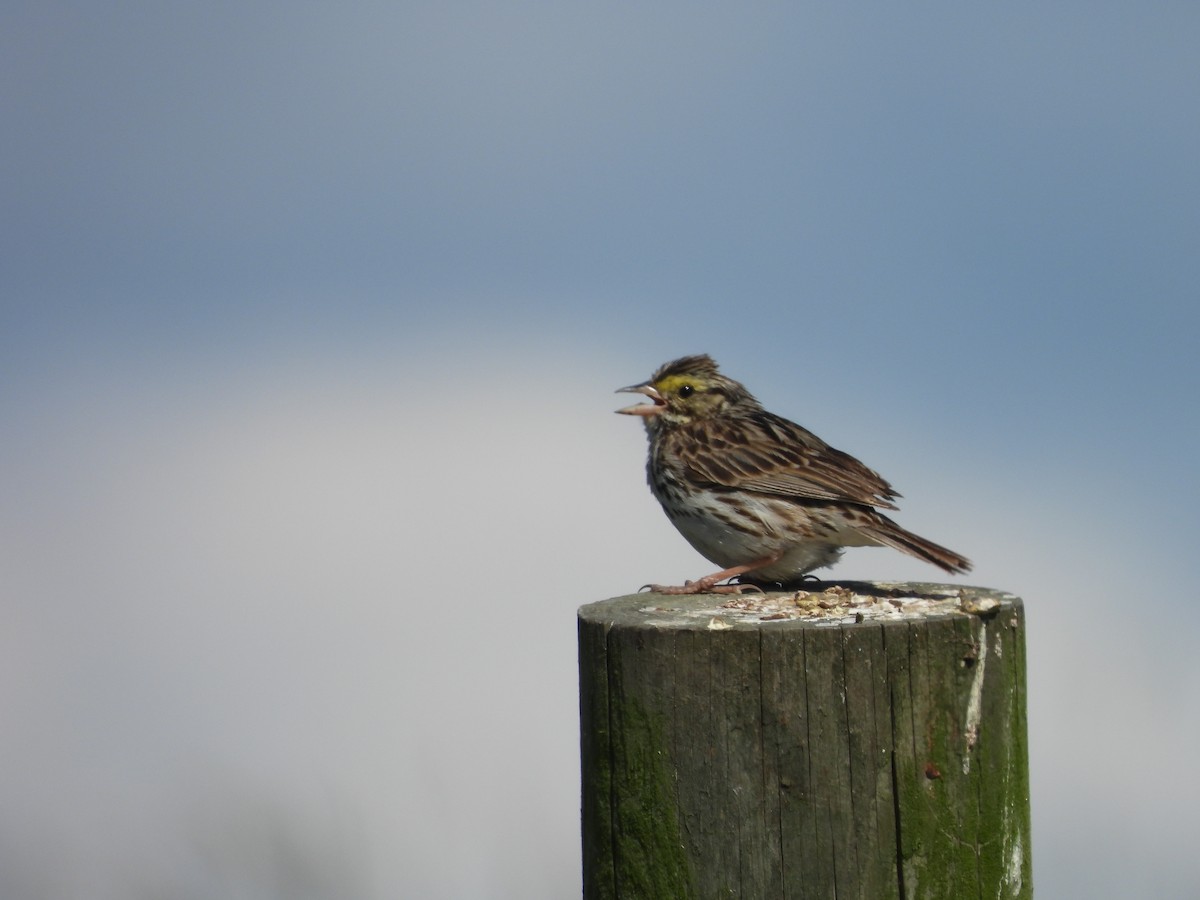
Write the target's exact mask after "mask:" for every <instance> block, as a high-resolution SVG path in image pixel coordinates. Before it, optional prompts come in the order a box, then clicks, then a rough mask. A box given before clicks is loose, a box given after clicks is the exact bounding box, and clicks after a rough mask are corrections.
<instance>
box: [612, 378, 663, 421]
mask: <svg viewBox="0 0 1200 900" xmlns="http://www.w3.org/2000/svg"><path fill="white" fill-rule="evenodd" d="M617 393H618V394H645V395H646V396H647V397H649V398H650V399H651V400H653V401H654V402H653V403H638V404H635V405H634V406H627V407H625V408H624V409H618V410H617V412H619V413H623V414H624V415H627V416H657V415H658V414H659V413H660V412H662V411H663V410H664V409H666V408H667V401H666V400H665V399H663V395H662V394H660V393H659V392H658V391H657V390H656V389H655V387H654V385H652V384H631V385H630V386H629V387H623V388H617Z"/></svg>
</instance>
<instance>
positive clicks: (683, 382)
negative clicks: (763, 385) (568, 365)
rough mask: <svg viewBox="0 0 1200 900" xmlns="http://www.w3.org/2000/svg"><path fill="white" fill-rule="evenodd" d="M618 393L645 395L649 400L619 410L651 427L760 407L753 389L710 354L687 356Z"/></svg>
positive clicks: (677, 423)
mask: <svg viewBox="0 0 1200 900" xmlns="http://www.w3.org/2000/svg"><path fill="white" fill-rule="evenodd" d="M617 393H633V394H645V395H646V396H647V397H649V398H650V402H649V403H639V404H637V405H635V406H627V407H625V408H624V409H618V410H617V412H619V413H623V414H625V415H629V416H643V417H644V418H645V421H646V427H647V428H656V427H667V428H671V427H675V426H678V425H685V424H687V423H689V422H694V421H699V420H702V419H711V418H713V417H716V416H722V415H727V414H729V413H730V412H731V411H733V410H736V409H739V408H740V409H757V408H758V403H757V401H755V399H754V398H753V397H751V396H750V393H749V391H747V390H746V389H745V388H744V387H742V386H741V385H740V384H738V383H737V382H736V381H734V380H733V379H732V378H726V377H725V376H724V375H722V374H721V373H720V372H718V371H717V364H716V363H715V362H713V360H712V357H710V356H707V355H701V356H685V357H683V358H682V359H677V360H675V361H673V362H669V363H667V364H666V365H664V366H662V367H661V368H659V370H658V371H657V372H655V373H654V374H653V375H652V376H651V377H650V380H649V381H645V382H643V383H642V384H632V385H630V386H629V387H623V388H619V389H618V391H617Z"/></svg>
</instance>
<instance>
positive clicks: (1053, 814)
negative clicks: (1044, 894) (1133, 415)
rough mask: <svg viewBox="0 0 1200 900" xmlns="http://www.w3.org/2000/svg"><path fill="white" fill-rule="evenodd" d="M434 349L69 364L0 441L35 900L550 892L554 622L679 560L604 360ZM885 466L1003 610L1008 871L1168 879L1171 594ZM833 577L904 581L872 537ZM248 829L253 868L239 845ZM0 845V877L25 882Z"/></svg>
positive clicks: (6, 643)
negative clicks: (1017, 851)
mask: <svg viewBox="0 0 1200 900" xmlns="http://www.w3.org/2000/svg"><path fill="white" fill-rule="evenodd" d="M543 352H544V351H543ZM435 363H436V360H434V359H433V358H426V359H418V360H410V361H408V362H406V363H400V362H391V361H382V360H381V359H373V360H362V359H359V360H356V361H353V362H351V361H349V360H334V359H332V358H331V359H326V360H324V361H322V362H320V363H319V364H313V361H312V360H310V361H308V363H306V364H303V365H298V364H296V363H295V362H294V361H293V363H289V364H287V365H283V366H277V367H275V366H272V365H270V364H265V365H262V366H261V367H260V368H258V369H256V370H246V371H241V372H238V373H230V374H227V375H226V376H225V377H224V378H221V377H216V378H214V379H213V380H212V381H210V382H208V383H207V386H206V387H205V389H203V390H197V389H196V387H195V386H194V385H191V384H174V385H168V384H165V383H164V382H163V381H161V380H160V381H159V382H157V383H156V384H155V385H154V387H153V389H151V388H149V387H147V386H146V385H145V384H142V385H141V386H135V385H130V384H125V385H124V386H120V385H117V384H113V383H109V384H106V385H104V386H103V387H102V388H100V387H98V386H93V389H92V390H91V391H84V392H82V394H81V395H77V396H75V397H74V398H73V399H72V398H70V397H65V396H63V395H58V396H57V399H53V400H52V399H51V398H47V404H48V405H44V406H43V407H42V408H41V410H40V412H39V413H38V414H37V415H36V416H34V419H35V420H38V421H40V423H41V424H40V427H42V428H44V429H46V433H47V434H50V433H52V434H53V438H54V446H53V447H51V448H50V450H49V452H47V453H46V454H44V455H33V454H25V455H21V454H20V453H14V452H13V451H11V450H10V451H9V460H8V462H9V463H10V464H9V465H7V466H6V467H5V476H4V479H5V480H4V482H3V486H4V490H5V492H6V494H7V495H8V496H10V497H13V496H15V497H19V498H20V499H21V502H20V503H19V504H16V505H13V504H6V505H5V512H4V514H3V516H4V518H3V528H4V532H5V534H7V535H12V536H14V537H16V538H17V539H16V540H15V541H10V542H8V544H7V547H8V550H7V554H6V555H7V557H8V558H7V559H6V561H5V569H6V572H7V573H8V574H7V580H8V584H9V593H10V600H9V602H8V604H7V612H6V615H7V617H8V622H7V625H6V627H5V629H3V633H2V637H0V642H2V643H3V647H0V660H3V663H0V665H3V667H4V672H5V677H4V678H3V679H2V685H3V686H2V687H0V707H2V709H3V714H4V716H5V720H6V722H8V723H9V724H8V733H9V735H10V739H9V740H8V741H7V742H6V750H5V752H6V766H5V771H6V772H7V773H8V775H6V776H3V777H0V800H2V801H3V807H4V809H5V816H4V823H3V830H4V831H6V832H12V831H13V830H14V828H15V827H16V826H15V823H26V824H28V825H29V827H28V828H27V829H24V830H23V831H22V835H23V836H22V838H21V841H20V842H18V844H16V845H15V846H16V847H19V848H20V847H23V848H24V850H22V851H20V852H22V853H24V852H25V851H29V852H30V853H31V854H32V855H31V857H28V858H32V859H34V860H38V859H41V860H45V859H48V858H54V859H55V860H56V869H57V871H58V872H59V874H58V875H55V876H54V879H56V880H55V881H54V884H53V887H54V888H55V892H56V895H57V896H62V897H64V898H70V897H72V896H79V897H83V896H85V895H86V896H98V895H100V894H98V892H97V891H95V890H94V889H93V888H94V887H95V886H96V885H101V886H108V887H109V888H110V889H111V890H110V893H111V895H112V896H117V895H119V894H121V892H122V890H123V889H124V888H128V887H129V886H130V885H131V884H132V885H138V884H151V885H158V886H159V887H162V886H163V885H167V886H169V887H170V889H171V890H178V892H179V893H180V895H182V896H188V895H192V896H203V895H205V891H206V890H208V889H207V888H205V887H204V886H205V885H211V884H212V883H213V879H217V878H226V879H230V880H233V881H237V880H239V879H241V880H242V881H243V882H245V883H253V882H254V881H255V880H256V879H262V878H266V877H267V876H268V875H269V874H270V871H271V870H270V868H269V866H271V865H279V866H283V867H285V868H286V867H288V866H292V863H289V862H287V860H289V859H292V860H296V861H299V860H308V861H309V863H311V861H312V860H314V859H315V860H317V862H316V863H312V864H313V865H317V866H325V867H326V869H327V872H326V874H328V875H329V876H330V877H331V878H336V877H338V876H337V873H339V872H344V871H350V870H353V871H354V872H356V873H358V874H359V875H361V876H362V881H361V882H360V883H357V887H356V888H355V889H356V890H358V891H359V893H360V895H362V896H396V895H398V894H405V893H408V894H411V893H412V892H413V891H414V890H417V891H419V892H420V893H421V895H422V896H429V897H455V896H479V897H484V896H509V895H514V894H519V895H521V896H531V897H532V896H545V897H551V896H564V895H569V894H571V893H574V892H576V891H577V889H578V886H577V878H578V875H577V866H576V861H577V858H578V850H577V827H578V825H577V811H578V810H577V788H578V784H577V778H578V774H577V757H576V753H577V750H576V747H577V743H576V741H577V734H576V728H577V724H576V715H577V705H576V704H577V697H576V684H575V668H574V667H575V645H574V609H575V607H576V606H577V605H579V604H581V603H584V602H590V601H592V600H595V599H602V598H603V597H605V596H611V595H615V594H619V593H625V592H628V591H630V590H632V589H634V588H635V587H636V586H637V585H639V584H641V583H643V582H645V581H647V580H650V579H660V580H673V579H679V578H684V577H695V576H697V575H699V574H702V573H703V572H705V571H707V570H708V566H707V563H705V562H703V561H702V560H700V559H699V558H698V557H696V556H695V555H694V554H693V553H692V552H691V551H690V550H689V549H687V547H686V545H684V543H683V541H682V540H681V539H680V538H678V536H676V535H675V534H674V532H673V531H672V530H671V529H670V527H669V525H668V524H667V523H666V520H665V518H664V517H662V515H661V513H660V512H659V511H658V510H657V508H656V506H655V505H654V503H653V501H652V499H651V498H650V497H649V494H648V491H647V490H646V488H645V485H644V483H643V481H642V471H641V466H642V454H643V452H644V449H643V437H642V435H641V434H640V429H637V428H636V427H634V426H633V423H631V422H629V421H628V420H625V419H617V418H615V417H612V416H611V410H612V409H613V408H615V405H616V398H613V397H611V396H610V395H609V393H608V391H607V387H608V385H609V382H612V383H613V384H621V383H625V382H627V381H629V380H630V375H629V373H628V372H618V371H617V370H618V369H619V368H620V367H621V366H622V365H624V362H622V363H620V364H617V363H614V362H612V361H611V360H609V361H606V360H605V359H604V358H603V357H599V356H591V357H589V356H588V355H586V354H578V353H575V352H568V350H567V348H565V347H564V348H559V349H558V350H557V351H556V352H554V353H548V354H545V355H544V357H543V358H542V363H543V365H538V366H530V367H523V366H520V365H517V366H507V367H506V366H504V365H503V364H502V363H501V362H500V361H498V359H497V357H496V356H495V355H494V354H492V355H487V354H483V355H478V356H475V357H470V356H466V357H462V358H459V359H457V360H456V364H455V365H454V366H445V365H442V366H440V367H438V366H437V365H436V364H435ZM31 415H32V414H31ZM50 423H53V427H51V425H50ZM31 427H33V426H32V425H31ZM37 438H38V435H37V434H36V433H33V434H29V435H28V440H27V447H33V446H35V445H37V444H38V443H39V441H38V439H37ZM892 465H893V466H894V467H895V468H896V469H899V470H901V471H905V470H906V476H905V482H906V484H905V486H906V488H907V489H908V492H909V493H910V495H911V496H913V497H914V498H920V503H919V504H918V503H916V502H914V503H913V504H910V507H911V508H912V513H913V515H912V516H911V519H904V518H903V517H904V514H903V513H902V514H901V517H902V519H903V520H904V521H905V522H906V524H909V525H910V526H911V527H913V528H915V529H917V530H925V531H928V532H929V533H930V534H932V535H934V536H935V537H938V538H942V539H945V540H946V541H947V542H950V539H951V538H953V545H954V546H956V547H960V548H961V549H963V550H964V551H967V552H970V553H972V554H973V555H974V556H975V557H976V560H977V562H979V564H980V571H979V572H978V573H977V574H978V575H979V580H980V581H981V582H983V583H989V584H992V585H994V586H998V587H1002V588H1010V589H1015V590H1018V591H1019V592H1020V593H1023V594H1024V595H1025V597H1026V601H1027V603H1028V607H1029V621H1030V630H1029V636H1028V640H1029V651H1030V678H1031V683H1030V698H1031V699H1030V724H1031V741H1032V747H1033V753H1034V759H1033V774H1034V789H1035V795H1034V816H1035V819H1034V826H1035V833H1034V839H1035V842H1036V844H1035V865H1036V866H1037V869H1036V871H1037V873H1038V878H1039V884H1040V888H1039V889H1042V890H1046V889H1050V892H1051V893H1054V892H1055V890H1054V889H1055V888H1057V887H1060V886H1065V885H1066V884H1067V883H1069V882H1072V881H1074V880H1077V879H1078V878H1079V877H1080V874H1081V873H1080V869H1081V868H1084V869H1086V870H1087V871H1090V872H1095V873H1097V874H1096V876H1095V877H1096V884H1095V889H1096V893H1095V896H1104V895H1105V893H1104V891H1105V890H1108V888H1106V887H1105V886H1104V884H1102V883H1101V882H1105V881H1107V882H1111V883H1113V884H1123V883H1130V880H1131V879H1133V878H1134V873H1139V874H1138V877H1141V874H1140V873H1144V872H1146V871H1150V870H1154V871H1159V872H1160V873H1161V883H1162V885H1164V886H1166V887H1171V888H1176V887H1189V886H1194V885H1195V884H1196V883H1197V882H1196V879H1195V873H1194V872H1192V871H1191V870H1190V867H1189V866H1188V865H1187V864H1186V863H1185V862H1181V860H1185V859H1186V854H1185V853H1184V852H1183V851H1184V849H1185V848H1183V847H1182V846H1181V844H1180V842H1181V841H1182V838H1179V837H1176V838H1172V837H1171V835H1177V836H1178V835H1186V834H1188V833H1191V831H1192V830H1194V828H1189V827H1185V826H1186V823H1187V822H1188V821H1190V820H1192V819H1193V818H1194V813H1193V810H1194V809H1196V808H1197V806H1196V804H1195V803H1194V802H1193V801H1194V800H1195V799H1200V798H1194V797H1191V792H1189V791H1188V790H1187V788H1186V786H1185V785H1182V784H1176V783H1175V782H1176V779H1175V778H1174V777H1173V776H1172V775H1171V774H1170V773H1172V772H1177V771H1182V770H1183V769H1184V768H1185V767H1186V763H1187V760H1186V748H1187V747H1189V746H1194V743H1195V740H1196V738H1197V737H1200V735H1197V733H1196V731H1197V726H1196V725H1195V723H1196V722H1197V721H1200V717H1198V716H1197V715H1196V714H1195V713H1196V709H1195V706H1196V701H1195V700H1194V699H1193V698H1195V697H1196V696H1198V693H1197V691H1196V690H1194V688H1195V685H1194V684H1192V683H1191V682H1194V677H1192V676H1191V675H1189V674H1188V673H1187V671H1186V668H1185V667H1182V666H1181V665H1180V663H1179V661H1178V659H1175V658H1172V657H1170V656H1167V657H1164V656H1162V655H1161V654H1160V652H1159V651H1160V650H1161V644H1160V642H1159V641H1158V637H1157V635H1156V634H1155V632H1154V630H1153V629H1152V628H1150V627H1147V625H1148V624H1149V623H1150V622H1152V621H1153V620H1154V619H1155V618H1156V617H1158V618H1161V617H1163V616H1165V615H1177V607H1175V606H1174V605H1173V603H1172V601H1170V600H1169V599H1165V598H1158V597H1155V596H1145V595H1144V594H1139V593H1138V590H1137V585H1136V581H1135V579H1134V578H1133V577H1132V576H1131V573H1130V572H1129V570H1128V569H1127V568H1126V567H1125V566H1124V565H1123V563H1124V559H1125V558H1126V555H1131V556H1133V557H1134V558H1136V557H1137V556H1138V555H1139V554H1141V553H1142V550H1141V548H1139V547H1138V546H1137V544H1136V542H1137V541H1138V540H1140V539H1141V538H1139V536H1138V535H1136V534H1132V535H1131V534H1128V533H1125V534H1121V533H1116V534H1114V533H1112V532H1107V531H1106V530H1105V529H1104V528H1103V527H1102V526H1101V525H1098V524H1097V523H1096V522H1095V521H1092V520H1089V519H1087V518H1084V517H1082V516H1080V515H1079V514H1078V513H1073V511H1072V510H1071V509H1070V508H1069V507H1067V508H1063V507H1056V506H1054V505H1052V504H1049V503H1045V504H1043V505H1042V506H1039V507H1038V508H1037V510H1036V516H1031V514H1030V510H1029V509H1028V508H1027V507H1026V506H1025V505H1024V503H1025V500H1024V499H1023V498H1022V497H1021V496H1019V495H1014V494H1013V493H1012V492H1011V491H1010V490H1009V489H1008V487H1007V486H1005V485H995V484H993V485H988V484H986V483H978V479H977V476H974V475H972V476H971V477H972V479H974V480H975V481H976V483H974V484H973V485H963V486H956V485H954V483H953V481H951V480H948V479H947V478H946V474H945V471H942V472H941V473H938V472H937V463H936V462H934V463H933V464H932V465H931V461H930V460H928V459H922V458H912V459H903V458H897V459H894V460H892ZM939 475H940V477H939ZM964 477H965V476H964ZM29 485H33V486H35V487H32V488H31V487H28V486H29ZM959 487H962V488H963V490H966V491H969V492H971V502H970V503H967V504H964V503H962V502H961V492H960V491H959ZM950 497H956V498H957V499H956V501H955V505H954V506H953V507H951V506H950V505H949V503H950V500H949V499H948V498H950ZM939 498H940V499H939ZM1031 520H1033V521H1040V522H1053V523H1054V527H1055V532H1054V537H1053V540H1050V539H1049V538H1047V537H1046V531H1045V530H1044V529H1039V530H1037V531H1031V530H1030V522H1031ZM1129 540H1132V541H1133V542H1134V543H1132V544H1124V545H1123V546H1120V547H1118V546H1117V544H1116V542H1117V541H1123V542H1124V541H1129ZM1120 551H1124V553H1122V552H1120ZM838 571H839V572H840V573H841V574H851V573H852V574H854V575H856V576H862V577H881V578H914V579H928V578H931V577H936V576H937V573H935V572H931V571H929V570H927V568H925V567H922V566H920V565H919V564H917V563H914V562H910V561H908V560H906V559H904V558H902V557H899V556H897V555H895V554H890V553H885V552H884V551H858V552H854V553H852V554H851V555H850V556H849V557H848V560H847V561H846V562H845V563H843V565H842V567H841V568H840V569H839V570H838ZM966 580H968V581H974V580H975V579H974V578H970V579H966ZM1125 597H1129V598H1134V597H1136V601H1134V600H1132V599H1131V600H1130V602H1125V600H1124V599H1123V598H1125ZM1176 643H1178V644H1179V646H1178V647H1177V649H1178V650H1179V651H1180V652H1181V653H1182V652H1185V650H1186V648H1185V647H1184V646H1183V645H1182V641H1178V642H1176ZM1168 645H1170V646H1174V644H1172V642H1170V641H1168ZM1181 658H1182V657H1181ZM1168 685H1173V686H1174V687H1173V688H1168V687H1167V686H1168ZM1114 772H1123V773H1127V774H1128V777H1120V778H1114V777H1113V773H1114ZM18 776H19V777H18ZM1170 785H1174V786H1173V787H1170ZM1105 810H1109V811H1110V812H1109V813H1108V814H1106V813H1105ZM1112 810H1121V813H1120V814H1119V815H1113V814H1111V811H1112ZM1163 817H1169V820H1170V821H1171V822H1172V823H1173V825H1172V828H1171V830H1170V831H1164V829H1163V827H1162V824H1161V820H1162V818H1163ZM230 830H231V831H232V832H233V833H234V834H241V833H243V832H244V833H245V834H246V835H247V838H246V841H245V842H235V843H234V844H230V843H229V842H224V843H222V841H223V839H221V838H219V836H220V835H221V834H223V833H225V832H226V831H230ZM214 841H215V842H216V843H215V844H214ZM264 842H265V843H264ZM260 844H261V846H262V847H264V848H265V847H266V846H267V845H270V846H272V847H275V848H276V850H277V851H278V854H282V855H278V854H277V855H276V856H275V857H271V858H272V859H274V860H275V862H267V861H264V860H265V858H266V856H265V855H266V854H267V851H266V850H265V849H264V850H263V851H262V854H263V858H260V859H258V860H257V861H253V862H252V861H251V859H252V858H253V857H254V856H255V852H254V851H253V849H252V848H253V847H254V846H257V845H260ZM239 847H240V849H239ZM288 848H291V849H288ZM1118 850H1120V854H1119V855H1120V856H1121V858H1123V859H1125V860H1126V862H1127V863H1128V864H1127V865H1124V866H1121V867H1114V864H1113V862H1112V861H1113V860H1114V859H1116V858H1117V856H1118V852H1117V851H1118ZM13 852H18V851H13ZM272 852H275V851H272ZM239 853H241V854H242V855H241V856H239V855H238V854H239ZM247 854H248V855H247ZM1172 859H1174V862H1173V863H1172ZM239 860H241V861H240V862H239ZM4 862H5V863H6V864H5V865H3V866H0V869H3V870H4V871H6V872H14V873H16V874H14V875H12V876H9V877H10V878H11V879H15V880H13V881H10V886H12V885H15V884H17V883H19V881H20V879H21V878H25V877H29V878H33V879H34V880H36V879H37V878H39V877H40V878H50V877H51V876H50V875H48V874H46V873H45V872H42V871H41V870H40V869H39V868H37V866H36V865H35V866H34V867H33V871H32V872H31V870H30V866H29V865H28V864H26V866H25V867H24V868H22V867H21V866H18V865H16V863H17V859H8V860H5V861H4ZM9 863H12V864H13V865H12V866H10V865H8V864H9ZM297 864H298V863H297ZM306 864H308V863H306ZM264 866H266V867H268V868H267V869H265V870H264V868H263V867H264ZM322 871H325V870H322ZM287 872H288V873H290V874H289V877H291V876H295V877H302V876H303V877H308V876H304V871H303V870H302V869H295V867H294V866H292V868H287ZM1121 873H1124V874H1125V881H1124V882H1122V881H1121V880H1120V879H1119V878H1116V879H1115V880H1114V876H1116V875H1120V874H1121ZM310 875H311V877H312V878H316V879H317V883H320V878H318V875H317V874H312V873H310ZM281 877H282V876H281ZM85 886H86V887H85ZM351 886H352V887H353V885H351ZM188 892H191V893H190V894H189V893H188ZM318 893H320V892H319V891H318ZM314 895H315V894H314ZM1108 895H1109V896H1119V894H1117V893H1111V894H1108Z"/></svg>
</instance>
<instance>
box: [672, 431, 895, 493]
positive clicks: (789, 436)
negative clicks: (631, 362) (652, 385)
mask: <svg viewBox="0 0 1200 900" xmlns="http://www.w3.org/2000/svg"><path fill="white" fill-rule="evenodd" d="M707 425H708V427H712V426H713V423H712V422H709V423H707ZM720 428H721V429H722V431H724V432H725V433H724V434H723V435H722V437H723V438H724V440H721V441H719V442H717V441H713V442H710V443H711V444H716V445H718V446H717V447H712V446H710V447H705V446H704V445H702V444H700V443H699V442H697V441H695V440H692V439H690V438H689V437H687V436H686V430H685V433H684V434H680V435H679V438H680V440H679V441H678V447H677V450H678V453H679V456H680V458H681V461H682V462H683V463H684V466H685V468H686V471H687V473H688V477H689V478H691V479H693V480H695V481H697V482H706V483H709V484H713V485H719V486H721V487H729V488H741V489H743V490H750V491H759V492H761V493H764V494H775V495H778V496H781V497H792V498H796V499H807V500H847V501H850V502H852V503H863V504H866V505H868V506H877V507H881V508H883V509H895V508H896V506H895V505H894V504H893V503H892V502H891V501H892V500H894V499H896V498H897V497H898V496H899V495H898V494H897V493H896V491H895V490H893V488H892V486H891V485H890V484H888V483H887V481H885V480H884V479H883V478H882V477H881V476H880V475H879V473H877V472H875V471H874V470H873V469H869V468H867V467H866V466H864V465H863V464H862V463H861V462H859V461H858V460H857V459H855V458H854V457H853V456H850V455H849V454H847V453H843V452H842V451H841V450H837V449H835V448H833V447H830V446H829V445H828V444H826V443H825V442H824V441H822V440H821V439H820V438H819V437H817V436H816V435H815V434H813V433H812V432H810V431H808V430H807V429H806V428H803V427H801V426H800V425H797V424H796V423H795V422H789V421H788V420H787V419H784V418H782V417H780V416H776V415H774V414H772V413H768V412H758V413H757V414H756V415H753V416H747V417H744V418H737V419H731V420H727V421H724V422H722V423H721V424H720ZM718 447H719V449H718Z"/></svg>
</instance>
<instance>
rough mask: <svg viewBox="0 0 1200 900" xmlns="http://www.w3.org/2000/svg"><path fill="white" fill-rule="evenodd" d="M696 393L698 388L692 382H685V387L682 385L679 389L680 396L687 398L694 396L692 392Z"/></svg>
mask: <svg viewBox="0 0 1200 900" xmlns="http://www.w3.org/2000/svg"><path fill="white" fill-rule="evenodd" d="M694 393H696V389H695V388H694V387H692V386H691V385H690V384H685V385H684V386H683V387H681V388H680V389H679V396H680V397H683V398H684V399H685V400H686V399H687V398H688V397H690V396H692V394H694Z"/></svg>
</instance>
